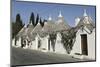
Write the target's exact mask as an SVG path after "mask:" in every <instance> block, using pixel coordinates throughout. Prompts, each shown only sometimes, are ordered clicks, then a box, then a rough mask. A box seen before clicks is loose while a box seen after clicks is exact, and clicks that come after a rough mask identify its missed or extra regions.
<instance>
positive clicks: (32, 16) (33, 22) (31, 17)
mask: <svg viewBox="0 0 100 67" xmlns="http://www.w3.org/2000/svg"><path fill="white" fill-rule="evenodd" d="M31 21H32V24H33V26H35V16H34V13H33V12H32V13H31V16H30V23H31Z"/></svg>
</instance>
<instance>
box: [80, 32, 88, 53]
mask: <svg viewBox="0 0 100 67" xmlns="http://www.w3.org/2000/svg"><path fill="white" fill-rule="evenodd" d="M81 48H82V55H88V48H87V34H82V35H81Z"/></svg>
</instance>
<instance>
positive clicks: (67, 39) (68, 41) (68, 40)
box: [61, 28, 76, 54]
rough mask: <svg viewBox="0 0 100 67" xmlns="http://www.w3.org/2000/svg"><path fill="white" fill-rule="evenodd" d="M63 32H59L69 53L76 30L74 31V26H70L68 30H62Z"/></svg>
mask: <svg viewBox="0 0 100 67" xmlns="http://www.w3.org/2000/svg"><path fill="white" fill-rule="evenodd" d="M64 32H66V33H64ZM64 32H62V33H61V35H62V43H63V45H64V46H65V49H66V51H67V53H68V54H70V52H71V50H72V47H73V45H74V43H75V38H76V31H75V28H71V29H70V30H68V31H64Z"/></svg>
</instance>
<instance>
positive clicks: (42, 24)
mask: <svg viewBox="0 0 100 67" xmlns="http://www.w3.org/2000/svg"><path fill="white" fill-rule="evenodd" d="M40 24H41V26H42V27H43V26H44V23H43V22H42V20H41V18H40Z"/></svg>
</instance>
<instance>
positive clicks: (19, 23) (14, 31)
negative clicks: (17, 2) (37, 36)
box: [12, 14, 24, 38]
mask: <svg viewBox="0 0 100 67" xmlns="http://www.w3.org/2000/svg"><path fill="white" fill-rule="evenodd" d="M23 26H24V24H23V23H22V20H21V18H20V14H17V15H16V21H15V22H12V38H13V37H15V36H16V35H17V34H18V32H19V31H20V30H21V29H22V28H23Z"/></svg>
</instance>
